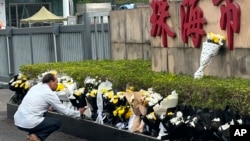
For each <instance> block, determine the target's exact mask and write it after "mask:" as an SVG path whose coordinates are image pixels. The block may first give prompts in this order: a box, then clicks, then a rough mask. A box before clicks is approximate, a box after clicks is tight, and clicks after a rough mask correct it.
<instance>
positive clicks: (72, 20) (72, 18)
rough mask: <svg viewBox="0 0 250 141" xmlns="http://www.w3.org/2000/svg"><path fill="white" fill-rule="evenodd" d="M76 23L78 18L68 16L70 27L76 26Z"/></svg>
mask: <svg viewBox="0 0 250 141" xmlns="http://www.w3.org/2000/svg"><path fill="white" fill-rule="evenodd" d="M76 21H77V20H76V16H68V25H75V24H76V23H77V22H76Z"/></svg>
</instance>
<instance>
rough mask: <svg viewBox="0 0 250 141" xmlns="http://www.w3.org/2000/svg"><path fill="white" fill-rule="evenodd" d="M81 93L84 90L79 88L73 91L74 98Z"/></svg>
mask: <svg viewBox="0 0 250 141" xmlns="http://www.w3.org/2000/svg"><path fill="white" fill-rule="evenodd" d="M83 92H84V88H79V89H77V90H75V92H74V94H75V95H76V96H80V95H81V94H82V93H83Z"/></svg>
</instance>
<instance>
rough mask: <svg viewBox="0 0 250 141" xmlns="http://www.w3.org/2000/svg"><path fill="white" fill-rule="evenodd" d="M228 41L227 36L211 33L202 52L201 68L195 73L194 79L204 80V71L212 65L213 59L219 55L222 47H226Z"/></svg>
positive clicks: (204, 43)
mask: <svg viewBox="0 0 250 141" xmlns="http://www.w3.org/2000/svg"><path fill="white" fill-rule="evenodd" d="M225 40H226V37H225V36H222V35H220V34H214V33H209V34H207V40H206V41H205V42H203V45H202V51H201V56H200V67H199V68H198V70H197V71H196V72H195V73H194V78H196V79H197V78H198V79H199V78H202V77H203V75H204V72H203V71H204V69H205V68H206V67H207V66H208V65H209V64H210V62H211V60H212V57H214V56H215V55H217V54H218V52H219V49H220V47H221V46H223V45H224V42H225Z"/></svg>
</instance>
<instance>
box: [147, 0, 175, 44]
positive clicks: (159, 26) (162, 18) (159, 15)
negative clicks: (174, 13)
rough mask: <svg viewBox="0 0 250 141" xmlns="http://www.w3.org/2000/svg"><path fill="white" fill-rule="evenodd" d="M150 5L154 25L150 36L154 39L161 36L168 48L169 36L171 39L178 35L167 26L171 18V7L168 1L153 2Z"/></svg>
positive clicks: (154, 0)
mask: <svg viewBox="0 0 250 141" xmlns="http://www.w3.org/2000/svg"><path fill="white" fill-rule="evenodd" d="M150 5H151V8H152V10H153V13H152V15H151V17H150V23H151V24H152V28H151V31H150V35H151V36H152V37H156V36H161V38H162V44H163V46H164V47H168V42H167V35H168V36H170V37H175V36H176V33H175V32H174V31H172V29H171V28H170V27H169V26H168V25H167V24H166V20H167V18H169V17H170V14H169V13H168V8H169V5H168V3H167V1H166V0H152V2H151V4H150Z"/></svg>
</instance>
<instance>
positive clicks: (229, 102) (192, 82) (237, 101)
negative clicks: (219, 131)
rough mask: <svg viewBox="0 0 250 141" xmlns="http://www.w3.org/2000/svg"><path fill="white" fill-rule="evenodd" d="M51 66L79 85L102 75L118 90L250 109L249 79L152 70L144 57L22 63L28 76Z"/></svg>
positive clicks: (238, 108) (219, 107) (241, 109)
mask: <svg viewBox="0 0 250 141" xmlns="http://www.w3.org/2000/svg"><path fill="white" fill-rule="evenodd" d="M48 70H57V71H58V72H59V73H65V74H67V75H69V76H71V77H72V78H73V79H74V80H75V81H76V82H77V84H78V87H83V83H84V79H85V78H86V77H87V76H91V77H99V78H101V79H103V80H109V81H111V82H112V83H113V87H114V89H117V90H125V88H126V85H127V84H129V85H131V86H134V88H135V90H140V89H148V88H151V87H152V88H153V89H154V90H155V91H156V92H158V93H160V94H162V95H163V96H167V95H168V94H170V93H171V92H172V91H173V90H176V91H177V93H178V94H179V103H187V104H189V105H192V106H199V107H204V108H205V107H206V108H211V109H223V108H224V107H226V106H230V107H231V108H232V109H233V110H236V111H239V112H240V113H244V114H249V113H250V106H249V101H250V96H249V94H250V89H249V80H248V79H242V78H226V79H225V78H218V77H212V76H204V78H202V79H194V78H193V76H189V75H185V74H173V73H166V72H153V71H152V69H151V62H150V61H145V60H116V61H114V60H97V61H95V60H94V61H93V60H87V61H79V62H60V63H43V64H32V65H23V66H21V67H20V71H21V72H22V73H24V74H25V75H27V76H28V77H29V78H36V77H37V76H38V75H39V74H40V73H43V72H45V71H48Z"/></svg>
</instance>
